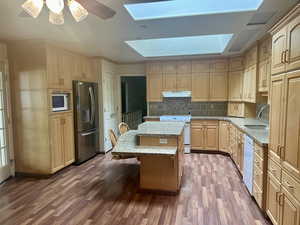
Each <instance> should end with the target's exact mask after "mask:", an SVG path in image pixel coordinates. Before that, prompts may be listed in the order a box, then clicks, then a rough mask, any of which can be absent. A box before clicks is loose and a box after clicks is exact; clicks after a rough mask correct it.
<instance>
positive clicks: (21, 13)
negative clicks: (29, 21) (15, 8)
mask: <svg viewBox="0 0 300 225" xmlns="http://www.w3.org/2000/svg"><path fill="white" fill-rule="evenodd" d="M18 17H21V18H31V17H32V16H30V15H29V14H28V13H27V12H26V11H25V10H22V11H21V12H20V13H19V15H18Z"/></svg>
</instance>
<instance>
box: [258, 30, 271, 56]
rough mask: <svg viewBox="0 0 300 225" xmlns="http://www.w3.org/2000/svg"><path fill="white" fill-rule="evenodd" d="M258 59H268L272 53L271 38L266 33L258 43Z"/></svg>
mask: <svg viewBox="0 0 300 225" xmlns="http://www.w3.org/2000/svg"><path fill="white" fill-rule="evenodd" d="M258 55H259V58H258V61H259V62H262V61H265V60H267V59H270V57H271V55H272V38H271V37H270V36H269V35H268V36H267V37H266V38H264V39H263V40H262V41H260V43H259V45H258Z"/></svg>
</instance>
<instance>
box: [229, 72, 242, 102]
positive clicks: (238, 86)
mask: <svg viewBox="0 0 300 225" xmlns="http://www.w3.org/2000/svg"><path fill="white" fill-rule="evenodd" d="M243 85H244V72H243V71H234V72H231V71H230V72H229V74H228V86H229V88H228V89H229V91H228V100H229V101H232V102H234V101H238V102H240V101H242V100H243Z"/></svg>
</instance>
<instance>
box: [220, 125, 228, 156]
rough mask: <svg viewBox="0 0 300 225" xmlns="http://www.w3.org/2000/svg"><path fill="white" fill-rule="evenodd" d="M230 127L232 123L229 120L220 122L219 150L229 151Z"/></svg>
mask: <svg viewBox="0 0 300 225" xmlns="http://www.w3.org/2000/svg"><path fill="white" fill-rule="evenodd" d="M229 129H230V123H229V122H227V121H220V122H219V150H220V151H223V152H228V153H229V141H230V140H229V138H230V137H229Z"/></svg>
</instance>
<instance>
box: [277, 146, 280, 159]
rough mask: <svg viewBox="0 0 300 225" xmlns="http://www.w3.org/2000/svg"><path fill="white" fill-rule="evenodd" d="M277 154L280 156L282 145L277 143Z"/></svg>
mask: <svg viewBox="0 0 300 225" xmlns="http://www.w3.org/2000/svg"><path fill="white" fill-rule="evenodd" d="M277 155H278V156H279V157H280V145H277Z"/></svg>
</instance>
